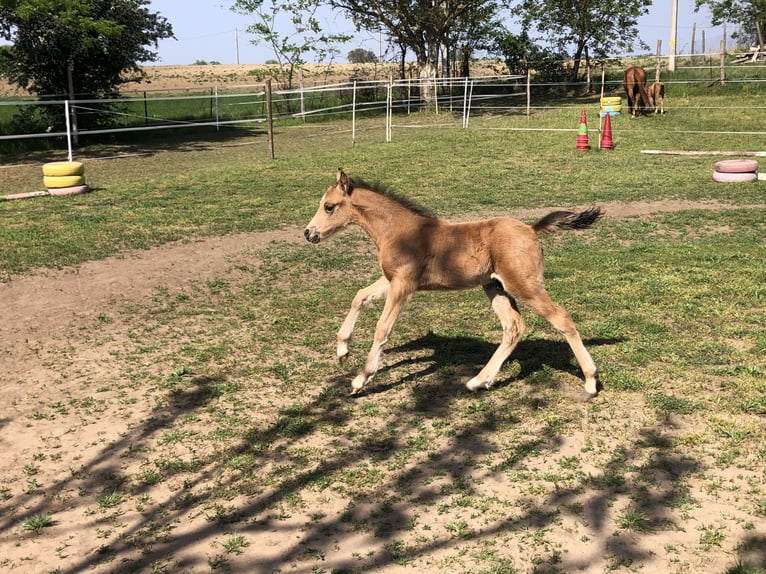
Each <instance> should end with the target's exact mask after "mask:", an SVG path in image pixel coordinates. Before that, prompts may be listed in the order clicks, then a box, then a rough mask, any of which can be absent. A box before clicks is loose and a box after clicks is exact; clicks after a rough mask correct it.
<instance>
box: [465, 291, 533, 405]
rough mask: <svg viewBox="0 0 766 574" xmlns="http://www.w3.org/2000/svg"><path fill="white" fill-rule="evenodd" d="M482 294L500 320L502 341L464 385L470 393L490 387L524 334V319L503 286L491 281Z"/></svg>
mask: <svg viewBox="0 0 766 574" xmlns="http://www.w3.org/2000/svg"><path fill="white" fill-rule="evenodd" d="M484 292H485V293H486V294H487V297H489V300H490V302H491V303H492V309H493V310H494V311H495V313H497V316H498V317H499V318H500V323H501V324H502V326H503V340H502V341H501V342H500V345H499V346H498V348H497V349H496V350H495V352H494V354H493V355H492V357H491V358H490V359H489V361H488V362H487V364H486V365H484V368H483V369H482V370H481V371H480V372H479V374H478V375H476V376H475V377H474V378H472V379H471V380H470V381H468V382H467V383H466V385H465V386H466V387H468V389H469V390H471V391H476V390H478V389H481V388H485V389H488V388H489V387H491V386H492V383H493V382H494V380H495V377H496V376H497V373H498V371H500V367H502V366H503V363H504V362H505V360H506V359H507V358H508V356H509V355H510V354H511V352H512V351H513V349H514V348H515V347H516V344H517V343H518V342H519V339H521V336H522V335H523V334H524V319H523V318H522V317H521V314H520V313H519V309H518V307H516V302H515V301H514V300H513V298H512V297H511V296H510V295H508V293H506V292H505V291H504V290H503V286H502V285H500V283H498V282H494V281H493V282H492V283H489V284H487V285H485V286H484Z"/></svg>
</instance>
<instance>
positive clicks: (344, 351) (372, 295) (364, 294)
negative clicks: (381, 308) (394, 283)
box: [337, 277, 388, 363]
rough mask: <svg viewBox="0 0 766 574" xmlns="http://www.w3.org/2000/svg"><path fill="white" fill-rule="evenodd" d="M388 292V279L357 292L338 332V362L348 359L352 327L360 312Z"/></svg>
mask: <svg viewBox="0 0 766 574" xmlns="http://www.w3.org/2000/svg"><path fill="white" fill-rule="evenodd" d="M387 292H388V279H386V278H385V277H381V278H380V279H378V280H377V281H375V283H373V284H372V285H368V286H367V287H365V288H364V289H360V290H359V291H357V293H356V295H355V296H354V299H353V300H352V301H351V309H349V310H348V315H346V318H345V320H344V321H343V324H342V325H341V326H340V329H339V330H338V350H337V353H338V361H340V362H341V363H343V362H345V360H346V359H347V358H348V345H349V342H350V341H351V335H352V333H353V332H354V325H356V320H357V319H358V318H359V314H360V313H361V312H362V310H363V309H364V308H365V307H367V305H369V304H370V303H372V302H373V301H374V300H375V299H379V298H380V297H385V296H386V293H387Z"/></svg>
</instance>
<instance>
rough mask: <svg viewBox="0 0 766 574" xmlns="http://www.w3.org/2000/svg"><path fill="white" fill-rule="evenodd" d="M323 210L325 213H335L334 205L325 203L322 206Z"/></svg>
mask: <svg viewBox="0 0 766 574" xmlns="http://www.w3.org/2000/svg"><path fill="white" fill-rule="evenodd" d="M324 210H325V212H327V213H332V212H333V211H335V204H334V203H325V204H324Z"/></svg>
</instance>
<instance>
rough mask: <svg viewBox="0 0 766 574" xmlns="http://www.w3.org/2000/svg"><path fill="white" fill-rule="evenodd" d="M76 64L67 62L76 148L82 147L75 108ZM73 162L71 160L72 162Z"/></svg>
mask: <svg viewBox="0 0 766 574" xmlns="http://www.w3.org/2000/svg"><path fill="white" fill-rule="evenodd" d="M73 76H74V63H73V62H72V60H69V62H67V67H66V78H67V85H68V88H69V101H70V102H71V104H70V106H69V113H70V114H71V115H72V118H71V120H72V142H73V143H74V147H79V146H80V136H79V133H78V129H77V110H75V106H74V77H73ZM70 161H71V160H70Z"/></svg>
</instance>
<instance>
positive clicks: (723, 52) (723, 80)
mask: <svg viewBox="0 0 766 574" xmlns="http://www.w3.org/2000/svg"><path fill="white" fill-rule="evenodd" d="M725 83H726V40H721V85H722V86H723V85H724V84H725Z"/></svg>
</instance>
